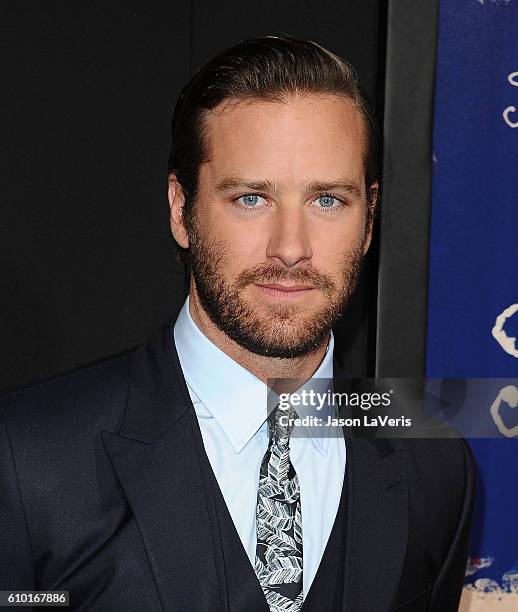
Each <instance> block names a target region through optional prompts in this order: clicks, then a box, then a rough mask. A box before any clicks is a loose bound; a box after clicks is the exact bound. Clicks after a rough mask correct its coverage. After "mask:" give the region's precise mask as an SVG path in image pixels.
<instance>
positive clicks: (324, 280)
mask: <svg viewBox="0 0 518 612" xmlns="http://www.w3.org/2000/svg"><path fill="white" fill-rule="evenodd" d="M189 244H190V248H189V250H190V261H191V272H192V275H193V277H194V282H195V285H196V289H197V293H198V297H199V300H200V302H201V305H202V307H203V308H204V310H205V311H206V313H207V315H208V316H209V318H210V319H211V321H212V322H213V323H214V324H215V325H216V326H217V327H218V328H219V329H220V330H221V331H222V332H224V333H225V334H226V335H227V336H228V337H230V338H231V339H232V340H234V341H235V342H237V343H238V344H239V345H240V346H242V347H243V348H245V349H247V350H248V351H251V352H252V353H255V354H257V355H262V356H265V357H277V358H295V357H300V356H302V355H305V354H306V353H309V352H311V351H314V350H316V349H317V348H318V347H319V346H320V344H321V343H322V341H323V339H324V338H325V337H326V335H327V334H328V333H329V331H330V330H331V327H332V326H333V325H334V324H335V323H336V322H337V321H338V319H339V318H340V317H341V316H342V314H343V311H344V309H345V307H346V305H347V303H348V301H349V298H350V297H351V295H352V293H353V291H354V289H355V287H356V284H357V282H358V277H359V274H360V270H361V264H362V260H363V245H364V236H362V239H361V240H360V242H359V243H358V244H357V245H356V246H355V247H354V248H352V249H351V250H349V251H347V252H345V253H344V254H343V257H342V259H341V262H340V268H339V272H340V281H341V282H340V283H339V284H338V286H337V283H336V282H335V281H333V279H332V278H330V277H329V276H327V275H325V274H323V273H322V272H319V271H318V270H316V269H314V268H313V267H312V266H311V265H308V266H306V267H304V268H298V269H294V270H289V269H288V268H285V267H282V266H279V265H274V264H272V263H264V264H259V265H256V266H254V267H252V268H248V269H245V270H243V271H242V272H240V273H239V274H238V276H237V277H236V279H235V280H233V281H229V280H227V279H226V278H225V276H224V271H225V270H226V269H228V262H229V258H228V256H227V253H226V249H225V243H223V242H218V241H214V242H211V241H210V240H207V239H202V238H201V236H200V234H199V232H198V228H197V226H196V225H194V224H193V225H191V227H190V231H189ZM282 282H290V283H294V284H303V285H309V286H311V287H314V289H313V290H319V291H321V292H322V294H323V295H324V298H325V300H324V304H322V305H321V306H320V307H319V308H318V309H315V310H313V312H307V311H305V309H304V308H303V307H301V305H299V304H289V303H288V304H286V303H280V304H268V303H265V304H261V305H260V306H257V305H254V303H252V302H249V301H247V300H246V299H245V298H244V297H243V290H244V289H245V288H246V287H247V286H248V285H251V284H254V283H282Z"/></svg>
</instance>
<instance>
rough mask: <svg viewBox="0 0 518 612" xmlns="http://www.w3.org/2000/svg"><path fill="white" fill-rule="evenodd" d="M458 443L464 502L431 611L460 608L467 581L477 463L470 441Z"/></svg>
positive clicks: (450, 611)
mask: <svg viewBox="0 0 518 612" xmlns="http://www.w3.org/2000/svg"><path fill="white" fill-rule="evenodd" d="M459 443H460V446H461V449H462V453H463V458H464V498H463V505H462V510H461V513H460V517H459V520H458V523H457V529H456V532H455V536H454V538H453V541H452V543H451V546H450V549H449V551H448V554H447V555H446V559H445V561H444V564H443V565H442V567H441V569H440V572H439V575H438V577H437V580H436V581H435V584H434V587H433V590H432V596H431V600H430V612H457V610H458V608H459V601H460V597H461V594H462V587H463V583H464V575H465V571H466V561H467V557H468V552H469V543H470V536H471V523H472V515H473V505H474V501H475V487H476V467H475V460H474V458H473V454H472V452H471V449H470V448H469V446H468V444H467V443H466V442H465V440H463V439H460V440H459Z"/></svg>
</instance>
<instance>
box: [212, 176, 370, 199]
mask: <svg viewBox="0 0 518 612" xmlns="http://www.w3.org/2000/svg"><path fill="white" fill-rule="evenodd" d="M233 189H251V190H253V191H273V192H278V191H280V190H281V186H280V185H279V184H278V183H275V182H273V181H269V180H265V181H248V180H246V179H242V178H239V177H233V176H229V177H225V178H223V179H222V180H221V181H219V182H218V183H217V184H216V193H226V192H228V191H231V190H233ZM335 189H341V190H342V191H345V192H347V193H349V194H350V195H352V196H353V197H355V198H358V199H360V198H361V197H362V190H361V189H360V186H359V185H358V184H357V183H355V182H354V181H351V180H350V179H342V180H337V181H310V182H309V183H306V185H305V186H304V191H305V192H306V193H310V192H315V191H333V190H335Z"/></svg>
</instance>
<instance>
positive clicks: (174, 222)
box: [167, 172, 189, 249]
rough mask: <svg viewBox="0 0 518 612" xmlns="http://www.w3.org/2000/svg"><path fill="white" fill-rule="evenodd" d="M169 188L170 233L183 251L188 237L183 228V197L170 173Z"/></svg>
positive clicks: (187, 243)
mask: <svg viewBox="0 0 518 612" xmlns="http://www.w3.org/2000/svg"><path fill="white" fill-rule="evenodd" d="M168 183H169V188H168V190H167V197H168V199H169V209H170V211H171V212H170V216H169V222H170V224H171V232H172V234H173V236H174V239H175V240H176V242H177V243H178V244H179V245H180V246H181V247H182V248H184V249H187V248H189V237H188V234H187V229H186V227H185V223H184V218H183V207H184V204H185V198H184V196H183V191H182V187H181V186H180V183H179V182H178V179H177V178H176V175H175V174H174V172H171V173H170V174H169V177H168Z"/></svg>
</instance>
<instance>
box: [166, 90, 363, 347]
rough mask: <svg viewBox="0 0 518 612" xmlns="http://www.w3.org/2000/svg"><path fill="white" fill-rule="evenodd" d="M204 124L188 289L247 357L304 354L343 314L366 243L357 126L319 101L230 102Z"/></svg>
mask: <svg viewBox="0 0 518 612" xmlns="http://www.w3.org/2000/svg"><path fill="white" fill-rule="evenodd" d="M207 126H208V129H209V135H210V160H209V161H207V162H206V163H203V164H202V165H201V166H200V172H199V192H198V199H197V201H196V202H195V204H194V217H193V223H192V229H191V230H190V231H189V232H188V245H189V248H190V251H191V261H192V273H193V285H192V290H193V291H195V292H196V294H197V297H198V298H199V300H200V302H201V305H202V306H203V308H204V310H205V311H206V312H207V314H208V315H209V317H210V318H211V320H212V321H213V323H215V324H216V325H217V327H218V328H219V329H221V330H222V331H223V332H225V333H226V334H227V335H228V336H229V337H231V338H232V339H233V340H235V341H236V342H238V343H239V344H240V345H241V346H243V347H244V348H246V349H248V350H250V351H252V352H254V353H257V354H260V355H266V356H271V357H296V356H300V355H303V354H304V353H307V352H308V351H310V350H313V349H315V348H317V347H318V346H319V345H320V343H321V342H322V340H323V339H324V338H325V336H326V335H327V333H328V332H329V330H330V328H331V326H332V325H333V323H335V321H336V320H337V319H338V317H339V316H340V315H341V313H342V311H343V308H344V307H345V304H346V302H347V300H348V298H349V296H350V294H351V293H352V291H353V289H354V286H355V284H356V280H357V276H358V272H359V267H360V262H361V260H362V258H363V255H364V254H365V252H366V250H367V248H368V246H369V243H370V236H371V228H370V225H369V226H368V227H367V226H366V217H367V215H366V206H367V203H366V193H365V180H364V173H365V170H364V161H363V159H364V150H365V144H364V128H363V124H362V120H361V117H360V115H359V113H358V111H357V110H356V109H355V108H354V106H353V104H352V103H351V102H350V101H349V100H347V99H345V98H341V97H337V96H325V95H316V94H312V95H306V96H304V97H301V96H299V97H296V98H293V99H291V100H290V101H289V102H264V101H255V100H254V101H246V102H240V103H238V104H236V103H235V102H234V103H232V104H228V105H222V106H221V107H220V108H218V109H216V111H215V112H214V111H213V112H212V113H211V114H210V116H209V118H208V119H207ZM175 236H176V234H175Z"/></svg>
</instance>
